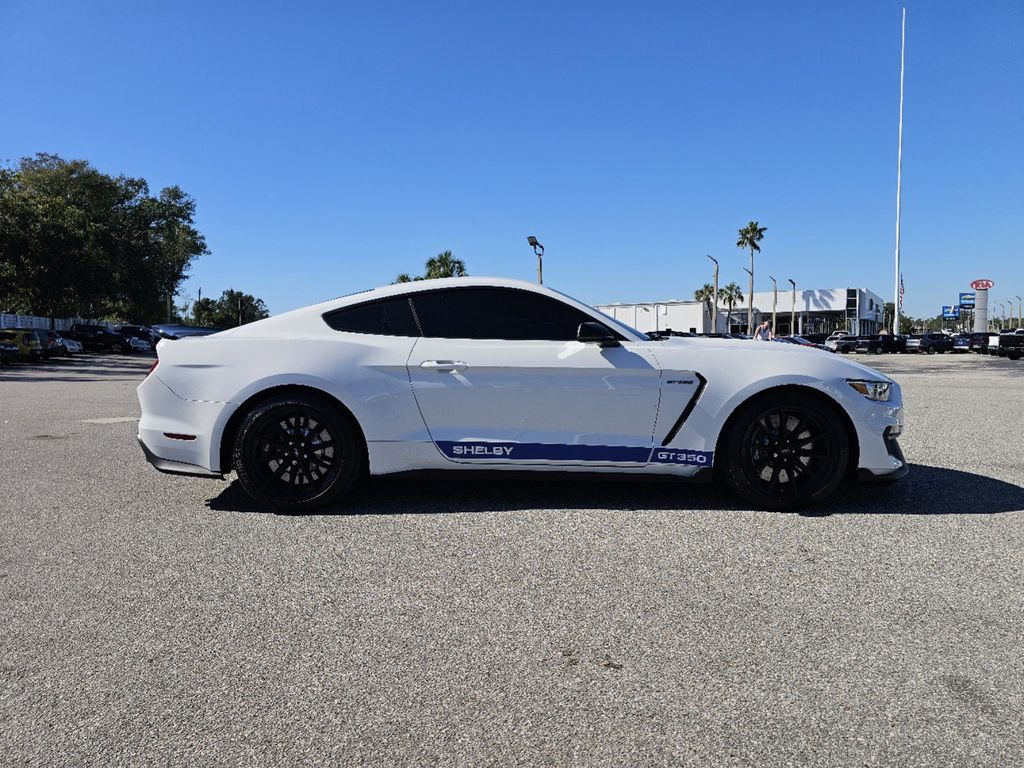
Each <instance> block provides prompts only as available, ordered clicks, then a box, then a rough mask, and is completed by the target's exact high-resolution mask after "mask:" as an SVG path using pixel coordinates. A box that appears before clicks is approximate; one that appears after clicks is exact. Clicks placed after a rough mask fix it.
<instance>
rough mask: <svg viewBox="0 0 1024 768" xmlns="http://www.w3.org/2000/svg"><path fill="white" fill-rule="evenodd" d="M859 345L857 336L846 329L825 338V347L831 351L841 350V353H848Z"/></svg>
mask: <svg viewBox="0 0 1024 768" xmlns="http://www.w3.org/2000/svg"><path fill="white" fill-rule="evenodd" d="M856 347H857V337H856V336H851V335H850V334H848V333H846V332H845V331H841V332H840V333H838V334H835V333H834V334H832V335H831V336H829V337H828V338H827V339H825V349H827V350H829V351H831V352H839V353H840V354H843V355H845V354H847V353H849V352H853V350H854V349H855V348H856Z"/></svg>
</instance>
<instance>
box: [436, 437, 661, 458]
mask: <svg viewBox="0 0 1024 768" xmlns="http://www.w3.org/2000/svg"><path fill="white" fill-rule="evenodd" d="M437 447H438V448H440V449H441V452H442V453H443V454H444V455H445V456H447V457H448V458H450V459H455V460H457V461H466V460H473V459H490V460H492V461H493V460H495V459H497V460H502V461H598V462H611V463H617V462H631V463H635V464H646V463H647V462H648V460H649V459H650V457H651V449H650V448H638V447H630V446H619V445H561V444H548V443H500V442H494V443H492V442H486V441H479V440H460V441H459V442H453V441H450V440H438V441H437Z"/></svg>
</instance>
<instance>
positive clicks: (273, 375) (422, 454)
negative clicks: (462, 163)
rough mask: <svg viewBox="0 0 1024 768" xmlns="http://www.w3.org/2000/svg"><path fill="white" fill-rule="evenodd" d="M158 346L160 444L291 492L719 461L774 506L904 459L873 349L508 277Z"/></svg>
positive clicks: (188, 467)
mask: <svg viewBox="0 0 1024 768" xmlns="http://www.w3.org/2000/svg"><path fill="white" fill-rule="evenodd" d="M157 354H158V359H157V362H156V363H154V366H153V369H152V370H151V371H150V374H149V376H147V378H146V379H145V381H144V382H143V383H142V384H141V385H140V386H139V389H138V394H139V402H140V403H141V405H142V419H141V421H140V422H139V442H140V443H141V444H142V448H143V450H144V451H145V453H146V456H147V458H148V459H149V461H150V463H152V464H153V465H154V466H155V467H156V468H157V469H159V470H161V471H164V472H176V473H181V474H188V475H202V476H211V477H222V476H223V475H225V474H226V473H228V472H230V471H231V470H232V469H234V470H235V471H237V473H238V477H239V480H240V481H241V484H242V486H243V487H244V488H245V490H246V491H247V492H248V493H249V494H250V495H251V496H252V497H253V499H255V500H256V501H257V502H258V503H260V504H262V505H264V506H266V507H268V508H272V509H275V510H281V511H284V510H304V509H310V508H314V507H317V506H321V505H324V504H327V503H329V502H333V501H335V500H337V499H339V498H340V497H342V496H343V495H344V494H345V493H346V492H347V491H348V490H349V489H351V488H352V486H353V485H354V484H355V483H356V482H357V481H358V480H360V479H361V478H362V477H364V476H365V475H366V474H371V475H388V474H393V473H397V472H407V471H411V470H437V469H451V470H480V469H486V470H512V471H515V470H531V471H538V472H550V471H560V472H566V471H568V472H601V473H607V472H617V473H631V474H659V475H666V474H667V475H675V476H678V477H680V478H689V479H692V480H710V479H712V476H718V477H720V478H722V479H723V480H724V481H725V482H726V483H728V485H730V486H731V487H732V488H733V489H734V490H735V491H736V492H737V493H738V494H739V495H740V496H742V497H743V498H744V499H746V500H747V501H749V502H751V503H753V504H754V505H756V506H758V507H763V508H769V509H787V508H793V507H798V506H803V505H806V504H809V503H814V502H818V501H821V500H822V499H825V498H826V497H828V496H829V495H830V494H832V493H833V492H834V491H835V490H836V488H837V487H838V486H839V484H840V483H841V482H842V480H843V479H844V477H847V476H849V475H857V476H859V478H860V479H862V480H892V479H897V478H899V477H902V476H903V475H905V474H906V472H907V464H906V461H905V460H904V458H903V455H902V453H901V451H900V448H899V445H898V444H897V442H896V438H897V436H898V435H899V434H900V432H901V431H902V428H903V409H902V398H901V394H900V388H899V386H898V385H897V384H896V383H895V382H893V381H891V380H890V379H888V378H886V377H885V376H883V375H881V374H880V373H878V372H877V371H875V370H873V369H871V368H868V367H866V366H863V365H860V364H858V363H854V362H849V361H847V360H845V359H840V358H836V357H835V356H833V355H831V354H828V353H826V352H823V351H821V350H816V349H809V348H802V347H798V346H793V345H788V344H772V343H768V342H762V341H741V340H734V339H712V338H667V339H657V340H652V339H650V338H649V337H648V336H646V335H645V334H642V333H640V332H639V331H636V330H634V329H632V328H629V327H628V326H626V325H623V324H622V323H620V322H618V321H616V320H614V319H612V318H610V317H607V316H606V315H604V314H602V313H601V312H599V311H597V310H595V309H593V308H591V307H588V306H586V305H585V304H581V303H580V302H578V301H576V300H574V299H572V298H570V297H568V296H565V295H563V294H561V293H558V292H557V291H553V290H551V289H549V288H546V287H543V286H538V285H534V284H532V283H524V282H520V281H516V280H504V279H494V278H468V277H463V278H452V279H445V280H424V281H417V282H413V283H405V284H400V285H391V286H387V287H384V288H378V289H376V290H373V291H367V292H365V293H359V294H355V295H352V296H347V297H344V298H341V299H335V300H333V301H328V302H325V303H323V304H317V305H315V306H312V307H307V308H305V309H299V310H295V311H294V312H288V313H286V314H282V315H278V316H276V317H272V318H269V319H267V320H261V321H259V322H256V323H252V324H250V325H245V326H241V327H239V328H234V329H232V330H228V331H224V332H221V333H217V334H214V335H212V336H205V337H198V338H187V339H181V340H178V341H166V340H165V341H161V342H160V344H159V345H158V346H157Z"/></svg>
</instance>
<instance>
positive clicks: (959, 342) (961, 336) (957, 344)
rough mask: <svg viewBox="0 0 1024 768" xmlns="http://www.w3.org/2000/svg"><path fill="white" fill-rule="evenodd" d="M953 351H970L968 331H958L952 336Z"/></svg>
mask: <svg viewBox="0 0 1024 768" xmlns="http://www.w3.org/2000/svg"><path fill="white" fill-rule="evenodd" d="M953 351H954V352H964V353H966V352H970V351H971V334H969V333H958V334H957V335H956V336H954V337H953Z"/></svg>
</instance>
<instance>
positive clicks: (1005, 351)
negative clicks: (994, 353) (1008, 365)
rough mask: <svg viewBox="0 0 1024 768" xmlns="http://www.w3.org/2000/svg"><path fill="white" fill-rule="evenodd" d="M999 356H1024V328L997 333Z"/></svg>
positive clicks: (1017, 358) (1014, 358) (1016, 358)
mask: <svg viewBox="0 0 1024 768" xmlns="http://www.w3.org/2000/svg"><path fill="white" fill-rule="evenodd" d="M998 354H999V356H1000V357H1008V358H1010V359H1011V360H1020V359H1021V357H1024V328H1018V329H1017V330H1015V331H1007V332H1005V333H1000V334H999V353H998Z"/></svg>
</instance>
